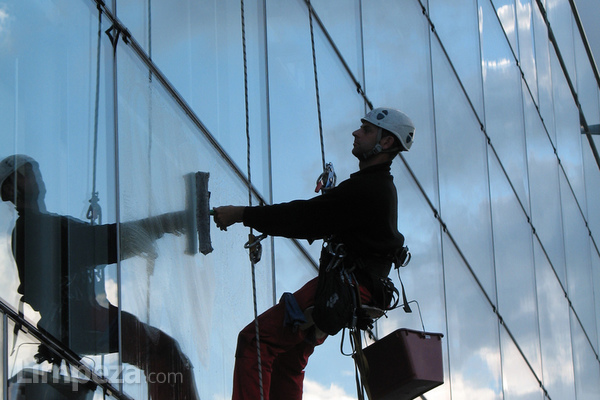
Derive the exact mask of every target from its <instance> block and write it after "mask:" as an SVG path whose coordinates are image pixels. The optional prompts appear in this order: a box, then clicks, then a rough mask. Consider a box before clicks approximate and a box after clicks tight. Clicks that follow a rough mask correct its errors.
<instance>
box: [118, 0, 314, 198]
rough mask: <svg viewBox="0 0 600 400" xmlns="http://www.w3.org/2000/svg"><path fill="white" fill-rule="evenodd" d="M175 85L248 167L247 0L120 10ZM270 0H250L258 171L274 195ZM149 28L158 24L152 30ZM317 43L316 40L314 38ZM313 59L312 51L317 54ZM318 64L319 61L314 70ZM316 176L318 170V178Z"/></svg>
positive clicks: (155, 1) (154, 2)
mask: <svg viewBox="0 0 600 400" xmlns="http://www.w3.org/2000/svg"><path fill="white" fill-rule="evenodd" d="M121 15H123V17H124V18H125V20H126V21H130V22H131V23H132V25H133V28H134V31H135V33H138V34H139V35H140V38H139V40H140V41H141V42H142V43H143V44H145V43H148V45H147V46H145V47H146V48H148V54H150V55H151V57H152V60H153V62H154V63H156V65H157V66H158V68H159V69H160V70H161V71H162V73H163V74H164V75H165V76H166V77H167V79H168V80H169V82H170V83H171V85H172V86H173V87H174V88H175V89H176V90H177V91H178V92H179V94H180V95H181V96H182V97H183V98H184V99H185V101H186V102H187V104H188V105H189V107H190V108H191V109H192V110H193V111H194V112H195V114H196V115H197V116H198V117H199V119H200V120H201V121H202V123H203V124H204V125H205V126H206V127H207V128H208V130H209V131H210V132H211V134H212V135H213V136H214V137H215V138H217V139H218V141H219V144H220V145H221V146H222V147H223V148H224V149H225V151H226V152H227V153H228V154H229V156H230V157H231V158H232V159H233V160H234V161H235V162H236V164H237V165H238V166H240V168H241V169H242V170H243V171H244V172H246V165H247V162H246V156H247V150H246V146H245V143H246V134H245V132H246V124H245V123H246V110H245V99H244V95H245V86H244V85H245V83H244V56H243V47H242V23H241V10H240V2H239V1H236V0H227V1H225V0H224V1H219V2H216V1H214V0H202V1H196V0H184V1H180V2H178V4H177V6H173V3H172V1H170V0H151V1H150V0H147V1H144V2H139V1H126V2H124V4H123V6H121V4H119V16H121ZM263 26H264V23H263V12H262V3H261V4H260V5H259V6H254V7H250V6H249V5H248V4H247V5H246V7H245V29H246V32H245V33H246V51H247V54H246V59H247V67H248V68H247V73H248V96H249V110H248V118H249V123H250V135H251V140H252V143H251V149H252V179H253V183H254V185H255V186H256V187H257V188H258V189H259V190H260V191H261V192H262V193H265V196H266V197H267V198H268V193H269V185H268V179H269V177H268V173H269V170H268V150H267V149H268V141H267V140H268V134H265V132H267V133H268V124H267V122H266V118H267V113H266V110H268V108H267V105H266V87H267V85H266V77H265V65H264V63H265V61H264V60H265V47H264V29H263ZM148 30H150V31H151V32H150V33H148ZM309 43H310V42H309ZM309 60H310V59H309ZM310 71H312V69H311V70H310ZM315 179H316V178H315Z"/></svg>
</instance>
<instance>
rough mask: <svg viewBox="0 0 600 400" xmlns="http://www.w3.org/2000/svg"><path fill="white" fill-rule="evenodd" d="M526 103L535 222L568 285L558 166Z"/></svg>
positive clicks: (536, 117)
mask: <svg viewBox="0 0 600 400" xmlns="http://www.w3.org/2000/svg"><path fill="white" fill-rule="evenodd" d="M524 99H525V124H526V126H525V130H526V132H527V164H528V172H529V190H530V196H531V221H532V225H533V227H534V228H535V232H536V234H537V237H538V238H539V240H540V241H541V243H542V246H543V248H544V250H545V251H546V253H547V254H548V257H549V258H550V262H551V263H552V266H553V267H554V270H555V271H556V274H557V276H558V277H559V279H560V281H561V282H563V284H564V285H566V280H565V276H566V275H565V274H566V272H565V250H564V240H563V234H562V232H563V229H562V211H561V204H560V187H559V184H558V162H557V160H556V155H555V154H554V150H553V148H552V143H551V142H550V138H549V137H548V134H547V132H546V131H545V129H544V125H543V124H542V121H541V120H540V118H539V114H538V113H537V110H536V108H535V105H534V104H533V102H532V100H531V98H530V97H528V96H525V97H524Z"/></svg>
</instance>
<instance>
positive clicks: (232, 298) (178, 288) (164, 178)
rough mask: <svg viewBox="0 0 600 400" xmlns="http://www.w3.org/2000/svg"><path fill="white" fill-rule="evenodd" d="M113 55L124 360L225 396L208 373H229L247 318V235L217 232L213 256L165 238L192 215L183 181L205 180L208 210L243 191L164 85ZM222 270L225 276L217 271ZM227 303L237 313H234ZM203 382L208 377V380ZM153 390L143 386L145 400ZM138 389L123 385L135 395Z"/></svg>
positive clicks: (263, 290)
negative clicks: (168, 371)
mask: <svg viewBox="0 0 600 400" xmlns="http://www.w3.org/2000/svg"><path fill="white" fill-rule="evenodd" d="M119 48H120V49H123V50H127V48H126V47H122V46H120V47H119ZM118 56H119V87H120V88H121V89H120V102H119V137H120V140H119V154H120V158H119V166H120V188H121V190H120V212H121V219H122V221H123V227H122V229H121V231H122V238H121V250H122V257H123V258H127V256H130V257H131V258H127V259H126V260H124V261H122V263H121V275H122V276H121V281H122V285H123V287H124V289H123V290H122V295H121V296H122V309H123V312H122V314H121V320H122V330H123V361H124V362H126V363H128V364H133V365H135V366H137V367H139V368H141V369H143V370H144V371H145V372H146V374H149V373H152V372H156V371H157V370H158V371H159V372H160V371H163V370H162V369H161V368H179V370H177V369H174V371H178V372H181V373H183V374H184V377H185V379H184V384H183V385H180V386H179V388H176V389H175V390H180V391H181V392H179V393H185V392H188V391H193V385H194V382H196V386H197V388H198V390H199V394H200V397H201V398H211V397H214V396H225V395H226V394H225V393H227V392H228V390H230V389H228V388H229V387H230V386H229V385H230V384H229V382H230V381H231V377H230V376H224V375H223V374H219V375H217V376H215V374H214V373H211V372H210V371H209V368H208V366H209V365H210V367H211V370H212V369H213V368H215V370H214V371H215V372H216V371H223V370H230V369H231V368H232V363H233V350H232V349H231V348H232V347H233V346H235V343H236V336H237V331H238V330H239V329H240V328H241V327H243V326H245V325H246V324H247V323H248V322H249V321H250V320H252V317H253V304H252V301H251V300H252V299H253V296H252V285H251V268H249V265H250V261H249V260H248V256H247V252H246V250H245V249H244V247H243V245H244V243H245V242H246V240H247V233H248V231H247V229H246V228H244V227H243V226H236V227H232V228H231V229H229V231H228V232H227V233H226V234H225V233H221V234H214V235H213V237H212V242H213V244H212V246H213V248H214V249H215V250H214V252H213V253H211V254H210V255H209V256H204V255H202V254H196V255H194V256H191V255H188V254H186V253H185V250H186V240H187V238H186V235H187V234H190V232H187V233H186V235H180V236H177V235H173V234H170V233H180V232H181V228H182V225H184V226H185V221H186V219H187V218H189V217H188V216H187V215H188V214H186V213H187V211H186V210H187V209H186V202H185V195H186V184H185V179H184V176H185V175H186V174H188V173H190V172H195V171H204V172H209V173H210V181H209V191H210V192H211V197H210V202H211V204H212V205H213V206H216V205H222V204H238V205H244V204H246V203H247V196H248V194H247V187H246V185H245V183H243V182H241V181H240V180H239V179H238V177H237V176H236V175H235V174H234V173H233V172H232V170H231V167H230V166H229V165H227V164H226V163H225V160H223V159H222V158H221V157H220V156H219V154H218V153H217V152H215V149H214V148H213V147H212V146H211V144H210V142H209V141H208V140H207V139H206V137H205V136H204V135H203V134H202V133H201V132H200V131H199V130H198V128H197V127H195V126H193V125H192V124H191V123H190V121H189V120H188V119H187V117H186V116H185V114H184V113H183V112H181V111H180V110H178V109H177V108H176V107H175V106H174V103H173V102H172V100H171V99H170V98H169V96H168V95H167V94H166V93H165V92H164V91H163V90H162V88H161V87H159V86H157V85H154V84H153V83H152V82H149V81H148V78H147V76H148V74H147V71H144V68H143V67H140V66H139V64H138V63H137V60H135V59H131V58H130V57H128V53H126V52H124V51H122V52H120V53H119V54H118ZM254 204H257V202H256V199H254ZM173 213H175V214H173ZM206 217H208V216H206ZM212 229H213V228H212V224H211V230H212ZM163 234H164V236H163ZM191 234H192V235H193V236H194V237H195V233H194V232H191ZM192 240H195V239H194V238H193V239H192ZM270 251H271V250H270V246H269V244H268V242H267V241H265V242H263V252H264V254H267V255H268V254H270ZM223 266H227V268H228V270H229V272H228V273H227V274H223V273H221V270H222V268H223ZM256 273H257V275H256V281H257V282H259V285H258V287H259V289H260V290H259V291H258V293H257V298H258V300H257V301H258V309H259V311H260V312H261V311H262V310H264V309H265V308H266V307H268V306H270V305H271V304H272V298H273V286H272V282H271V275H272V274H271V266H270V262H269V260H268V256H267V257H265V258H264V259H263V261H262V263H261V264H260V268H257V269H256ZM232 275H234V276H235V277H236V279H234V280H232V279H231V276H232ZM173 293H177V296H175V297H173V295H172V294H173ZM182 299H193V301H185V302H182V301H181V300H182ZM232 304H235V305H236V311H235V312H231V305H232ZM219 319H220V320H219ZM137 320H139V321H141V324H140V323H139V322H138V321H137ZM128 324H129V326H128ZM141 328H143V329H141ZM130 329H134V330H135V331H134V334H133V335H131V337H133V338H134V339H135V340H137V341H140V340H141V341H142V343H144V342H143V340H150V342H152V337H153V335H158V337H160V338H161V341H159V342H158V344H157V345H156V346H150V347H148V348H146V347H145V346H141V347H140V348H139V349H138V348H135V347H133V348H132V347H130V346H131V345H135V343H133V341H132V340H130V339H129V336H128V335H127V331H128V330H130ZM223 343H229V344H228V345H226V346H225V348H226V349H230V350H231V351H230V352H227V353H223V346H224V345H223ZM147 352H149V353H147ZM216 353H218V356H217V355H216ZM162 354H166V356H164V357H163V356H162ZM146 357H149V361H148V360H147V359H146ZM215 357H216V359H215ZM188 362H189V363H188ZM190 364H191V365H193V367H194V370H193V371H192V370H191V368H190V367H189V366H190ZM192 373H193V375H191V374H192ZM207 377H210V378H211V380H210V381H206V378H207ZM159 389H160V388H154V387H152V385H149V386H148V390H149V391H150V392H151V393H155V392H154V390H159ZM144 390H146V388H144V387H127V388H126V391H127V392H128V393H131V394H132V395H134V397H138V396H141V395H143V393H144ZM155 396H156V393H155Z"/></svg>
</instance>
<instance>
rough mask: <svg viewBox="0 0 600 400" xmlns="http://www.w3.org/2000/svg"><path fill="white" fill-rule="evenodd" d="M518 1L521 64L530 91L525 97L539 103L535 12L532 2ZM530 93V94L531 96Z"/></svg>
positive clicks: (529, 0) (526, 0)
mask: <svg viewBox="0 0 600 400" xmlns="http://www.w3.org/2000/svg"><path fill="white" fill-rule="evenodd" d="M516 1H517V25H518V29H519V31H518V37H519V62H520V63H521V70H522V71H523V74H524V78H525V81H526V82H527V85H528V86H529V90H530V91H526V92H525V95H526V96H527V95H531V96H533V99H534V101H535V102H538V89H537V73H536V56H535V45H534V26H533V15H532V14H533V11H532V7H533V6H532V4H531V0H516ZM529 93H530V94H529Z"/></svg>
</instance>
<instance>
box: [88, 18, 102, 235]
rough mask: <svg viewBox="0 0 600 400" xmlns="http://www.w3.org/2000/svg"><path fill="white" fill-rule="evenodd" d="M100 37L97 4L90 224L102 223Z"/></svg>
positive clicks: (100, 28) (100, 29) (100, 20)
mask: <svg viewBox="0 0 600 400" xmlns="http://www.w3.org/2000/svg"><path fill="white" fill-rule="evenodd" d="M101 39H102V9H101V8H100V6H98V44H97V46H96V97H95V103H94V154H93V166H92V196H91V197H90V200H89V202H90V206H89V208H88V211H87V218H88V219H89V220H90V224H91V225H94V224H95V223H96V220H98V223H99V224H102V208H100V203H99V201H100V198H99V197H98V192H97V191H96V164H97V160H98V113H99V108H100V107H99V104H100V44H101Z"/></svg>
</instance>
